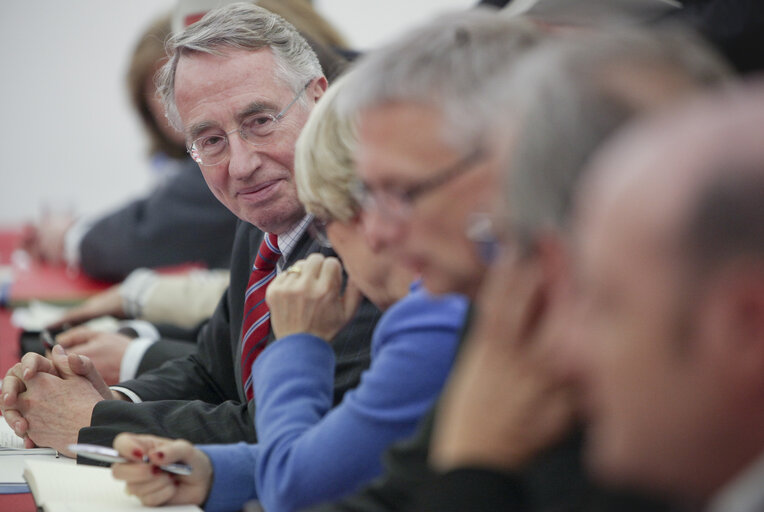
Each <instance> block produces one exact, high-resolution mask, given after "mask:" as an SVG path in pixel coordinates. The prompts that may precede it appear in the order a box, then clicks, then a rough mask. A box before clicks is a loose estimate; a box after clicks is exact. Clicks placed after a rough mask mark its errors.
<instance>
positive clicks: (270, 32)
mask: <svg viewBox="0 0 764 512" xmlns="http://www.w3.org/2000/svg"><path fill="white" fill-rule="evenodd" d="M263 48H270V49H271V51H272V52H273V55H274V56H275V58H276V70H275V75H276V76H277V77H278V78H279V79H281V80H283V81H284V83H286V84H287V85H288V86H289V87H291V88H292V89H293V91H294V92H295V94H297V92H298V91H300V90H301V89H302V88H303V87H304V86H305V84H306V83H308V82H309V81H310V80H312V79H314V78H317V77H321V76H323V73H322V71H321V65H320V64H319V62H318V58H317V57H316V54H315V52H314V51H313V50H312V49H311V47H310V46H309V45H308V43H307V42H306V41H305V39H304V38H303V37H302V36H301V35H300V34H299V33H298V32H297V30H295V28H294V27H293V26H292V25H291V24H290V23H288V22H287V21H286V20H284V18H282V17H281V16H278V15H276V14H273V13H272V12H270V11H268V10H266V9H263V8H262V7H258V6H256V5H253V4H251V3H244V2H242V3H235V4H229V5H226V6H224V7H221V8H219V9H214V10H212V11H210V12H208V13H207V14H206V15H205V16H204V17H203V18H202V19H201V20H200V21H198V22H196V23H194V24H193V25H190V26H189V27H188V28H186V29H185V30H184V31H182V32H180V33H178V34H175V35H174V36H173V37H171V38H170V39H169V40H168V41H167V53H168V56H169V60H168V61H167V64H165V65H164V66H163V67H162V69H161V70H160V72H159V74H158V75H157V91H158V92H159V94H160V96H161V98H162V102H163V104H164V106H165V110H166V112H167V118H168V119H169V121H170V123H171V124H172V125H173V126H174V127H175V128H177V129H179V130H182V129H183V127H182V123H181V120H180V115H179V114H178V108H177V105H176V104H175V71H176V69H177V67H178V61H179V60H180V58H181V57H182V56H183V55H187V54H189V53H192V52H200V53H207V54H211V55H224V53H225V50H226V49H236V50H252V51H255V50H260V49H263ZM301 101H304V100H301Z"/></svg>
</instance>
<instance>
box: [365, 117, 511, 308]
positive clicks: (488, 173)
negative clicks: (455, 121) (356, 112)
mask: <svg viewBox="0 0 764 512" xmlns="http://www.w3.org/2000/svg"><path fill="white" fill-rule="evenodd" d="M444 122H445V121H444V120H443V117H442V115H441V114H440V113H439V112H438V111H437V110H435V109H433V108H430V107H426V106H422V105H418V104H413V103H392V104H386V105H383V106H380V107H374V108H370V109H366V110H364V111H363V112H362V113H361V117H360V124H359V151H358V154H357V165H358V173H359V175H360V177H361V179H362V180H363V181H364V182H365V183H366V185H367V187H368V188H369V190H371V191H372V193H378V192H383V193H384V192H391V193H393V194H395V193H396V192H401V191H405V190H409V189H410V187H412V186H416V185H419V184H421V183H422V182H425V181H426V180H428V179H431V178H432V177H433V176H436V175H439V174H440V172H441V171H442V170H443V169H448V168H449V167H452V166H454V165H455V164H457V163H458V162H459V161H460V160H461V159H463V158H464V157H465V153H463V152H459V151H457V150H455V149H454V148H453V147H451V146H449V145H448V144H446V143H445V142H444V140H443V135H442V134H443V126H444ZM497 168H498V165H497V163H496V161H495V160H494V159H493V158H492V157H491V156H490V155H488V156H486V157H485V158H482V159H479V160H477V161H475V162H473V163H471V164H467V167H465V169H464V171H463V172H460V173H458V175H456V176H455V177H453V178H452V179H449V180H447V181H445V182H443V183H442V184H441V185H439V186H437V187H434V188H432V189H430V190H429V191H428V192H426V193H423V194H421V195H420V196H419V197H417V198H416V199H414V200H413V201H412V202H411V204H410V205H409V206H410V207H409V208H407V210H406V211H405V213H404V215H397V216H396V215H394V214H393V215H391V214H390V212H386V211H384V209H383V208H379V209H375V208H371V209H369V210H368V211H366V212H365V214H364V228H365V231H366V234H367V238H368V240H369V243H370V245H371V246H372V248H386V249H389V250H391V251H392V253H393V254H394V255H395V256H396V258H397V259H398V261H399V262H400V263H401V264H403V265H405V266H407V267H408V268H410V269H411V270H412V271H413V272H414V273H415V274H417V275H421V276H422V279H423V282H424V285H425V287H426V288H427V289H428V290H430V291H431V292H433V293H445V292H460V293H465V294H467V295H474V293H475V291H476V289H477V288H478V287H479V285H480V281H481V279H482V276H483V272H484V270H485V267H484V265H483V263H482V262H481V261H480V258H479V257H478V254H477V252H476V250H475V247H474V245H473V243H472V242H471V241H470V240H469V239H468V238H467V236H466V231H467V228H468V225H469V222H470V217H471V214H473V213H476V212H486V211H489V210H490V207H491V202H492V201H491V199H492V197H493V194H495V193H496V189H497V187H496V186H495V185H494V184H495V183H496V182H497V179H496V178H497V176H496V173H497Z"/></svg>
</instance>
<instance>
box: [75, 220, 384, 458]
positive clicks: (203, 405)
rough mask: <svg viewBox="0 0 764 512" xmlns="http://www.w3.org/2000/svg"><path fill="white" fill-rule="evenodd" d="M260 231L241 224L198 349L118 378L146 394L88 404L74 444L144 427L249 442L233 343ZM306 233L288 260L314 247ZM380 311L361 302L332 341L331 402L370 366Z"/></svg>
mask: <svg viewBox="0 0 764 512" xmlns="http://www.w3.org/2000/svg"><path fill="white" fill-rule="evenodd" d="M262 237H263V234H262V232H261V231H260V230H258V229H257V228H255V227H253V226H252V225H250V224H247V223H244V222H240V223H239V226H238V228H237V232H236V241H235V243H234V249H233V250H234V256H233V258H232V266H231V285H230V288H229V289H228V292H227V293H226V295H225V296H224V298H223V300H221V302H220V304H219V305H218V308H217V310H216V311H215V313H214V314H213V316H212V318H211V319H210V321H209V322H208V323H207V324H205V325H204V327H203V328H202V330H201V332H200V334H199V339H198V343H197V345H198V352H197V353H196V354H193V355H189V356H187V357H185V358H182V359H174V360H172V361H168V362H167V363H165V364H164V365H162V366H161V367H160V368H158V369H156V370H152V371H150V372H147V373H144V374H143V375H141V376H140V377H139V378H137V379H134V380H131V381H128V382H125V383H122V384H121V385H122V386H124V387H126V388H128V389H131V390H132V391H134V392H135V393H136V394H138V396H140V397H141V398H142V400H144V402H143V403H139V404H133V403H130V402H123V401H120V400H106V401H102V402H100V403H98V404H97V405H96V407H95V409H94V410H93V415H92V418H91V426H90V427H86V428H83V429H81V430H80V434H79V442H81V443H96V444H106V445H111V443H112V441H113V439H114V437H115V436H116V435H117V434H118V433H120V432H142V433H151V434H156V435H160V436H167V437H179V438H184V439H188V440H189V441H191V442H193V443H233V442H238V441H246V442H250V443H252V442H255V441H256V440H257V436H256V434H255V428H254V413H255V410H254V403H253V402H249V403H247V400H246V399H245V398H244V391H243V389H242V385H241V368H240V356H239V348H240V343H241V340H240V338H241V323H242V314H243V309H244V292H245V289H246V286H247V281H248V279H249V273H250V270H251V265H252V262H253V261H254V258H255V255H256V254H257V249H258V247H259V246H260V242H261V240H262ZM317 249H318V246H317V244H316V243H315V242H313V241H312V240H311V238H310V237H309V236H308V235H307V234H306V235H304V236H303V237H302V238H301V239H300V241H299V242H298V244H297V246H296V247H295V249H294V251H293V252H292V255H291V256H290V258H289V261H288V262H287V264H290V263H292V262H294V261H296V260H297V259H300V258H303V257H305V256H306V255H307V254H309V253H311V252H316V251H317ZM379 315H380V312H379V310H378V309H377V308H376V307H374V305H372V304H371V303H370V302H368V301H367V300H365V301H364V302H363V303H362V304H361V307H360V308H359V310H358V312H357V313H356V316H355V317H354V318H353V320H351V322H350V323H349V324H348V325H347V326H345V328H343V330H342V331H340V333H339V334H338V335H337V336H336V337H335V339H334V340H333V342H332V347H333V349H334V351H335V354H336V357H337V366H336V371H335V388H334V389H335V395H334V398H335V404H336V403H338V402H339V401H340V400H341V398H342V395H343V394H344V393H345V391H347V390H348V389H351V388H353V387H355V386H356V385H357V384H358V381H359V378H360V375H361V372H363V370H364V369H366V368H367V367H368V365H369V358H370V342H371V335H372V332H373V331H374V326H375V324H376V321H377V319H378V318H379Z"/></svg>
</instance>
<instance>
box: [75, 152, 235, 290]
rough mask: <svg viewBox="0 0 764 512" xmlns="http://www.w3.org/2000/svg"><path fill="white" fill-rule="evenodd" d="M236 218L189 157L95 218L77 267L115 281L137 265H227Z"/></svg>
mask: <svg viewBox="0 0 764 512" xmlns="http://www.w3.org/2000/svg"><path fill="white" fill-rule="evenodd" d="M236 222H237V219H236V216H234V215H233V214H232V213H231V212H230V211H229V210H228V209H227V208H226V207H225V206H223V204H222V203H221V202H220V201H218V200H217V199H216V198H215V196H213V195H212V192H210V189H209V188H208V187H207V184H206V183H205V181H204V178H203V177H202V173H201V171H199V167H198V166H197V165H196V162H194V161H193V160H191V159H190V158H189V159H187V160H184V162H183V168H182V169H181V171H179V172H178V174H177V175H176V176H173V177H172V178H170V179H169V180H168V181H167V182H166V183H163V184H161V185H160V186H159V187H157V188H156V189H154V190H153V191H152V192H151V193H150V194H149V195H148V196H146V197H144V198H142V199H138V200H136V201H133V202H131V203H128V204H127V205H125V206H124V207H122V208H120V209H118V210H116V211H114V212H113V213H110V214H108V215H105V216H103V217H101V218H100V219H99V220H98V221H97V222H96V223H95V224H94V225H93V226H92V227H91V228H90V230H89V231H88V232H87V233H86V234H85V236H84V237H83V239H82V241H81V242H80V267H81V268H82V271H83V272H85V273H86V274H87V275H89V276H91V277H94V278H97V279H103V280H107V281H121V280H123V279H124V278H125V277H126V276H127V275H128V274H129V273H130V272H132V271H133V270H135V269H136V268H139V267H149V268H153V267H160V266H167V265H177V264H180V263H186V262H197V263H203V264H205V265H206V266H207V267H209V268H228V266H229V264H230V260H231V246H232V245H233V238H234V234H235V232H236Z"/></svg>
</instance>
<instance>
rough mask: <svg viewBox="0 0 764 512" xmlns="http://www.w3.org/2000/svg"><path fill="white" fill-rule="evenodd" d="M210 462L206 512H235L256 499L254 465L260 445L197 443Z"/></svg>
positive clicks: (255, 464)
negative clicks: (209, 486) (211, 470)
mask: <svg viewBox="0 0 764 512" xmlns="http://www.w3.org/2000/svg"><path fill="white" fill-rule="evenodd" d="M197 448H199V449H200V450H202V451H203V452H204V453H206V454H207V456H208V457H209V458H210V462H212V468H213V480H212V488H211V489H210V494H209V497H208V498H207V501H206V502H205V504H204V510H206V511H207V512H234V511H238V510H241V509H242V506H243V505H244V503H246V502H247V501H249V500H253V499H256V498H257V493H256V492H255V479H254V468H255V467H256V466H257V456H258V451H259V449H260V448H259V446H258V445H256V444H247V443H237V444H217V445H214V444H210V445H199V446H197Z"/></svg>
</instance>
